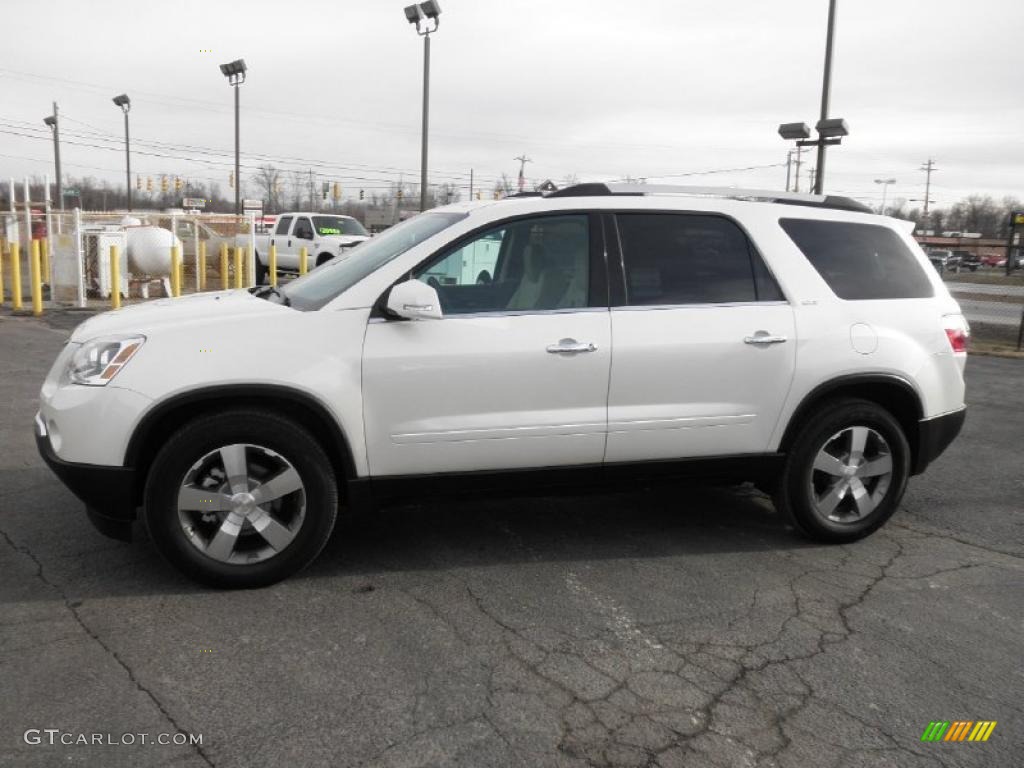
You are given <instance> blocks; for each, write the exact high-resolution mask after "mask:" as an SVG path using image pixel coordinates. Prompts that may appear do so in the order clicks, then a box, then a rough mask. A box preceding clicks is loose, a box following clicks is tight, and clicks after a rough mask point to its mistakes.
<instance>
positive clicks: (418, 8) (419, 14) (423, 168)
mask: <svg viewBox="0 0 1024 768" xmlns="http://www.w3.org/2000/svg"><path fill="white" fill-rule="evenodd" d="M405 20H406V21H408V22H409V23H410V24H414V25H415V26H416V34H418V35H419V36H420V37H422V38H423V128H422V131H421V136H420V141H421V145H420V211H421V212H422V211H425V210H427V136H428V127H429V120H430V35H431V34H432V33H434V32H437V28H438V26H440V24H441V4H440V3H439V2H437V0H426V2H422V3H417V4H416V5H408V6H406V7H405ZM425 20H426V21H425ZM430 22H433V26H431V23H430ZM421 25H422V27H421Z"/></svg>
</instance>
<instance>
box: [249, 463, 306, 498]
mask: <svg viewBox="0 0 1024 768" xmlns="http://www.w3.org/2000/svg"><path fill="white" fill-rule="evenodd" d="M301 488H302V479H301V478H300V477H299V473H298V472H296V471H295V468H294V467H288V468H287V469H285V470H284V471H283V472H281V473H280V474H278V475H276V476H275V477H274V478H273V479H272V480H269V481H268V482H266V483H264V484H263V485H261V486H260V487H259V488H257V489H256V490H255V491H253V492H252V498H253V500H254V501H255V502H256V503H257V504H265V503H266V502H268V501H273V500H274V499H280V498H281V497H282V496H287V495H288V494H289V493H294V492H295V491H298V490H300V489H301Z"/></svg>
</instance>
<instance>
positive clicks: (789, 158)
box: [786, 149, 793, 192]
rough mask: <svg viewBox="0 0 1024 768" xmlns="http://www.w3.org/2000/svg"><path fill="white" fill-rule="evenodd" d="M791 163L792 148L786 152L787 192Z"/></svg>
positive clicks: (787, 189)
mask: <svg viewBox="0 0 1024 768" xmlns="http://www.w3.org/2000/svg"><path fill="white" fill-rule="evenodd" d="M792 165H793V150H792V149H791V150H789V152H787V153H786V191H787V192H789V178H790V172H791V171H792Z"/></svg>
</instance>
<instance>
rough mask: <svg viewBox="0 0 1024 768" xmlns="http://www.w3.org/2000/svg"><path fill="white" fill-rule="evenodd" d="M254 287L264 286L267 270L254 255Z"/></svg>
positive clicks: (258, 257) (257, 255) (258, 256)
mask: <svg viewBox="0 0 1024 768" xmlns="http://www.w3.org/2000/svg"><path fill="white" fill-rule="evenodd" d="M255 261H256V285H265V284H266V283H267V274H268V273H269V270H268V269H267V268H266V267H265V266H264V265H263V262H261V261H260V255H259V254H258V253H257V254H256V259H255Z"/></svg>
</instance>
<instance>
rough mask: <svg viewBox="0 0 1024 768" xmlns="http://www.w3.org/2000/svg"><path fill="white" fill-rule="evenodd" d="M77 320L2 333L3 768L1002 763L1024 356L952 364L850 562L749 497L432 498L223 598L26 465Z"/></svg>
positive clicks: (1017, 674)
mask: <svg viewBox="0 0 1024 768" xmlns="http://www.w3.org/2000/svg"><path fill="white" fill-rule="evenodd" d="M77 319H78V318H76V317H73V316H65V317H64V318H63V319H61V318H60V317H59V316H58V317H56V318H54V319H53V320H51V321H50V322H49V323H44V322H40V321H37V320H33V319H29V318H11V317H0V360H2V361H3V362H2V364H0V365H2V366H3V367H2V370H3V375H2V377H0V392H2V403H3V405H2V406H0V534H2V535H0V692H2V695H0V765H2V766H18V767H19V768H20V767H21V766H51V765H57V764H60V765H89V766H92V765H97V766H165V765H166V766H218V768H220V767H222V766H223V767H224V768H227V767H228V766H246V767H248V766H284V765H297V766H298V765H301V766H382V767H391V766H395V767H397V766H472V767H474V768H475V767H477V766H487V767H491V766H496V767H497V766H529V767H533V766H566V767H569V766H659V767H661V768H670V767H675V766H693V767H695V768H696V767H698V766H763V767H765V768H768V767H772V766H780V767H782V766H814V768H829V767H835V768H855V767H856V768H860V767H862V766H865V767H868V768H871V767H873V766H879V767H881V766H950V767H952V766H1015V765H1020V764H1021V758H1020V751H1021V747H1022V746H1024V663H1022V657H1024V653H1022V651H1024V644H1022V641H1021V637H1022V630H1024V626H1022V624H1024V612H1022V606H1024V596H1022V594H1024V593H1022V587H1024V559H1022V558H1024V527H1022V512H1024V504H1022V501H1021V499H1022V497H1024V494H1022V491H1024V483H1022V479H1021V478H1022V473H1021V464H1020V438H1021V436H1022V435H1024V408H1022V407H1021V400H1022V396H1024V361H1018V360H1003V359H996V358H986V357H972V358H971V359H970V361H969V363H968V384H969V386H968V399H969V402H970V405H971V410H970V412H969V416H968V420H967V424H966V427H965V431H964V433H963V434H962V435H961V437H960V439H959V440H958V441H957V442H955V443H954V444H953V446H952V447H951V449H950V450H949V451H948V452H947V453H946V454H945V455H944V456H943V457H942V458H941V459H940V460H939V461H938V462H936V463H935V464H934V465H933V466H932V468H931V469H930V471H929V472H928V473H927V474H926V475H924V476H922V477H918V478H914V479H913V480H912V481H911V483H910V489H909V492H908V494H907V496H906V501H905V504H904V507H903V509H901V510H900V512H898V513H897V515H896V516H895V517H894V518H893V519H892V520H891V521H890V522H889V524H888V525H887V526H886V527H885V528H883V529H882V530H881V531H879V532H878V533H876V534H875V535H874V536H872V537H870V538H869V539H867V540H865V541H862V542H859V543H857V544H854V545H850V546H841V547H835V546H819V545H814V544H809V543H806V542H804V541H801V540H800V539H798V538H796V537H795V536H794V535H793V534H792V532H791V531H790V530H788V529H786V528H785V527H784V525H783V524H782V522H781V521H780V519H779V518H778V517H777V516H776V514H775V512H774V511H773V509H772V508H771V505H770V504H769V503H768V501H767V500H766V499H765V498H764V497H763V496H762V495H761V494H759V493H757V492H755V491H752V490H750V489H747V488H738V489H709V490H695V489H688V488H676V489H671V488H637V489H635V490H634V491H632V492H630V493H619V494H615V495H609V496H558V497H537V498H530V499H513V500H509V499H476V500H465V501H460V502H458V503H453V502H444V503H442V502H439V501H432V500H429V499H427V500H424V502H423V503H422V504H419V505H416V506H405V507H396V508H391V509H386V510H383V511H381V512H379V513H377V514H375V515H373V516H372V517H370V518H366V519H360V520H356V521H348V522H346V523H345V524H344V525H342V526H341V527H340V528H339V529H338V531H337V532H336V534H335V536H334V538H333V539H332V541H331V543H330V544H329V545H328V547H327V549H326V550H325V551H324V553H323V554H322V555H321V557H320V559H319V560H318V561H317V562H316V563H315V564H314V565H313V566H312V567H311V568H310V569H308V570H307V571H305V572H303V573H302V574H300V575H298V576H297V577H293V578H292V579H290V580H289V581H287V582H285V583H283V584H279V585H277V586H275V587H272V588H269V589H264V590H260V591H252V592H217V591H211V590H207V589H204V588H201V587H198V586H196V585H194V584H192V583H191V582H189V581H186V580H184V579H183V578H181V577H179V576H178V575H177V573H176V572H175V571H173V570H172V569H171V568H170V567H169V566H167V565H165V564H164V563H163V562H162V561H161V560H160V559H159V557H158V556H157V555H156V553H155V551H154V550H153V548H152V546H151V545H150V543H149V542H148V541H146V540H145V539H144V538H141V537H140V538H138V539H137V540H136V542H135V543H133V544H130V545H126V544H122V543H119V542H115V541H112V540H109V539H105V538H104V537H102V536H101V535H100V534H98V533H97V532H96V531H94V530H93V528H92V527H91V526H90V524H89V523H88V521H87V520H86V518H85V516H84V514H83V512H82V509H81V505H80V504H79V503H78V501H77V500H76V499H75V498H74V497H73V496H72V495H71V494H70V493H69V492H68V491H66V490H65V489H64V488H63V486H61V485H60V483H59V482H58V481H57V480H56V479H55V478H54V477H53V476H52V475H51V474H50V472H49V470H47V469H46V467H45V466H44V465H43V463H42V461H41V459H39V458H38V456H37V454H36V451H35V446H34V442H33V438H32V428H31V425H32V417H33V415H34V413H35V401H36V397H37V393H38V388H39V385H40V383H41V381H42V378H43V376H44V374H45V371H46V369H47V368H48V366H49V364H50V362H51V360H52V359H53V357H54V356H55V355H56V352H57V350H58V349H59V347H60V345H61V344H62V342H63V340H64V338H66V336H67V328H68V327H70V326H71V325H73V324H74V323H75V322H77ZM931 720H951V721H952V720H996V721H998V725H997V727H996V728H995V730H994V732H993V734H992V736H991V738H990V740H989V741H988V742H986V743H937V744H931V743H928V744H926V743H922V742H921V741H920V736H921V733H922V731H923V730H924V728H925V726H926V725H927V724H928V723H929V721H931ZM33 728H35V729H47V728H49V729H60V731H61V732H65V733H69V734H73V735H75V736H77V734H93V733H101V734H104V735H106V734H111V738H113V739H115V740H119V739H121V737H122V734H143V733H144V734H148V735H149V736H150V738H155V737H156V735H157V734H161V733H176V732H182V733H188V734H193V735H200V734H201V736H202V744H201V746H190V745H181V746H159V745H152V744H147V745H140V744H139V743H137V742H138V739H137V737H136V743H135V744H133V745H127V746H126V745H114V746H110V745H71V746H59V745H57V746H50V745H48V744H46V743H44V744H41V745H30V744H26V743H25V739H24V736H23V734H24V733H25V731H26V730H28V729H33ZM105 737H106V736H105Z"/></svg>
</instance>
